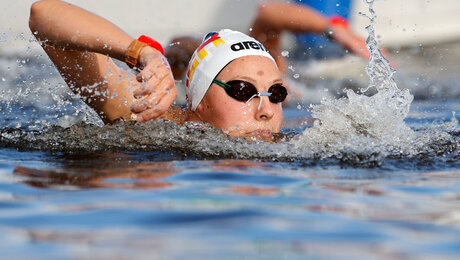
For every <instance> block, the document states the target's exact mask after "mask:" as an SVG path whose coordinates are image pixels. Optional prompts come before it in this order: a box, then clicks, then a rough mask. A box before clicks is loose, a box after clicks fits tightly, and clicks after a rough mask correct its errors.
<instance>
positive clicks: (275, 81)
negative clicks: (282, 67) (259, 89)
mask: <svg viewBox="0 0 460 260" xmlns="http://www.w3.org/2000/svg"><path fill="white" fill-rule="evenodd" d="M237 79H244V80H246V81H249V82H256V80H255V79H254V78H251V77H248V76H240V75H237V76H235V77H232V79H231V80H229V81H232V80H237ZM277 82H281V83H283V80H282V79H281V78H276V79H274V80H272V82H271V84H275V83H277Z"/></svg>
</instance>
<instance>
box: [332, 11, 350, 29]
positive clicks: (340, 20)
mask: <svg viewBox="0 0 460 260" xmlns="http://www.w3.org/2000/svg"><path fill="white" fill-rule="evenodd" d="M329 25H330V26H343V27H345V28H348V21H347V19H345V17H342V16H340V15H336V14H335V15H333V16H331V17H330V18H329Z"/></svg>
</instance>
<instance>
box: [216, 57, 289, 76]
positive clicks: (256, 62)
mask: <svg viewBox="0 0 460 260" xmlns="http://www.w3.org/2000/svg"><path fill="white" fill-rule="evenodd" d="M219 75H220V76H225V77H231V76H233V75H245V76H253V77H255V76H259V77H260V76H263V77H268V78H272V77H273V78H275V77H280V75H281V74H280V71H279V69H278V67H277V66H276V63H275V62H274V61H273V60H271V59H270V58H267V57H263V56H255V55H254V56H245V57H241V58H238V59H235V60H233V61H232V62H230V63H229V64H227V66H225V68H224V69H223V70H222V71H221V72H220V73H219Z"/></svg>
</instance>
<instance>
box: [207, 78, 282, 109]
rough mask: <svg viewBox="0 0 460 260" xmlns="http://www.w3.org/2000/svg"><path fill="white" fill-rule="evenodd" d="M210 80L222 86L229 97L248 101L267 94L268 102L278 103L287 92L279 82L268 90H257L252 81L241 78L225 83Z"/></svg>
mask: <svg viewBox="0 0 460 260" xmlns="http://www.w3.org/2000/svg"><path fill="white" fill-rule="evenodd" d="M212 82H214V83H216V84H217V85H219V86H221V87H223V88H224V89H225V92H227V94H228V95H229V96H230V97H232V98H234V99H236V100H238V101H244V102H249V101H251V100H252V99H253V98H255V97H263V96H267V97H268V100H270V102H272V103H280V102H283V101H284V100H285V99H286V96H287V94H288V93H287V90H286V88H285V87H284V86H283V85H281V84H279V83H277V84H274V85H273V86H271V87H270V88H269V89H268V92H258V91H257V89H256V87H255V86H254V85H253V84H252V83H249V82H247V81H243V80H232V81H229V82H227V83H225V82H223V81H220V80H218V79H214V80H213V81H212ZM259 108H260V104H259Z"/></svg>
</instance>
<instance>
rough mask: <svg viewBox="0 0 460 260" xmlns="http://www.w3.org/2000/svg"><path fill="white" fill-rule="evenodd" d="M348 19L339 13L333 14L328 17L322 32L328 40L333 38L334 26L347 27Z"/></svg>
mask: <svg viewBox="0 0 460 260" xmlns="http://www.w3.org/2000/svg"><path fill="white" fill-rule="evenodd" d="M348 26H349V23H348V20H347V19H346V18H344V17H342V16H340V15H333V16H331V17H330V18H329V19H328V24H327V25H326V27H325V28H324V30H323V34H324V36H325V37H326V38H328V39H329V40H332V39H334V31H335V29H336V28H338V27H341V28H344V29H348Z"/></svg>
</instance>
